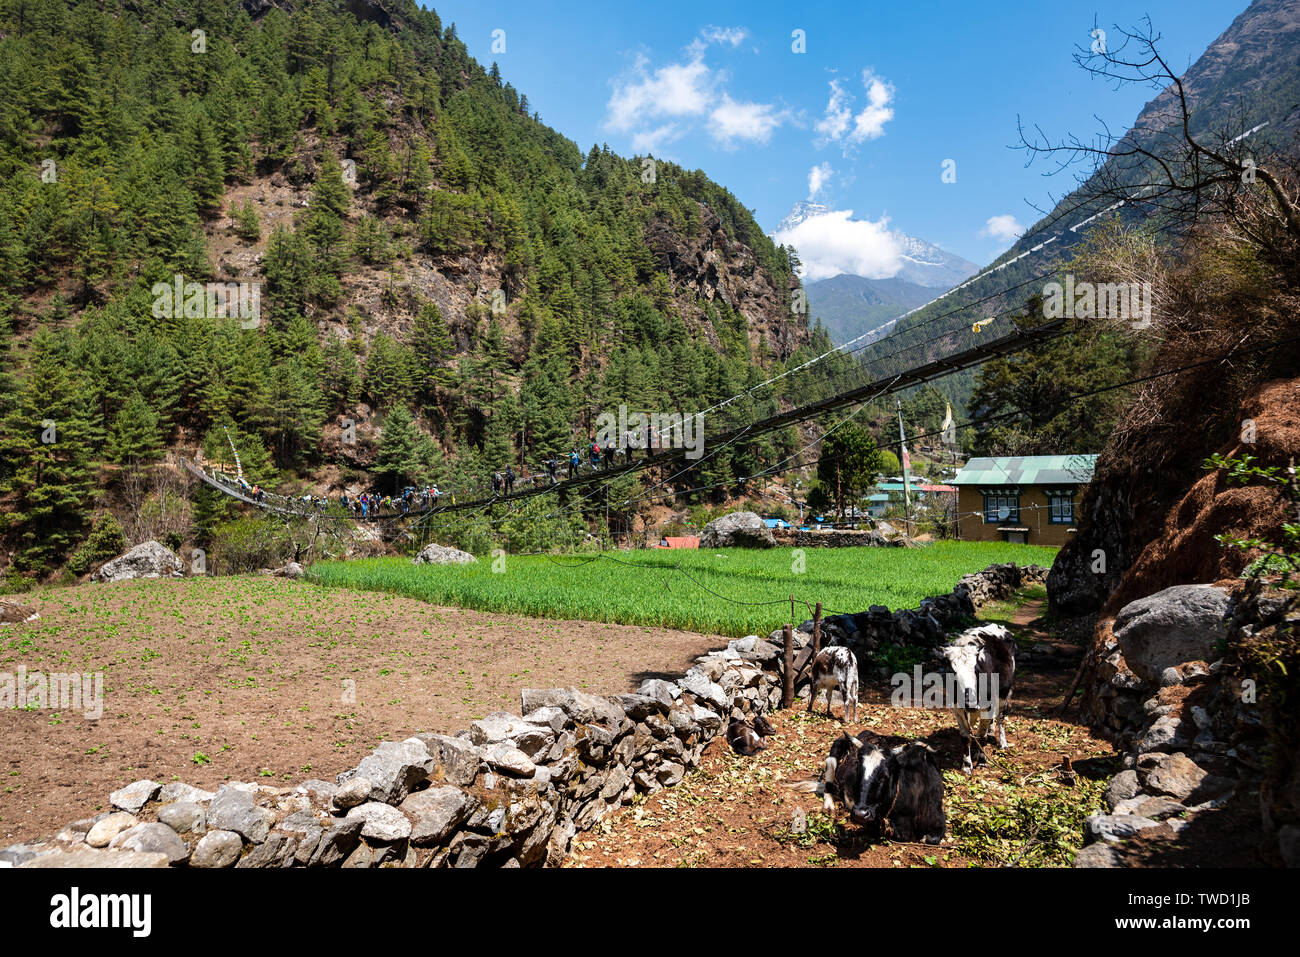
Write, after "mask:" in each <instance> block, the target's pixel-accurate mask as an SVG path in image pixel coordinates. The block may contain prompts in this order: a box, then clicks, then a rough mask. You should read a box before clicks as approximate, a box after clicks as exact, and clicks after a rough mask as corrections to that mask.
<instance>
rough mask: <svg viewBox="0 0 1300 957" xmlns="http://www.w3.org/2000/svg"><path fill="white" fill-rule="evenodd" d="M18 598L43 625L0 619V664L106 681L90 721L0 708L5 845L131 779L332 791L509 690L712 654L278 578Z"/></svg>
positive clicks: (68, 817) (460, 722) (459, 724)
mask: <svg viewBox="0 0 1300 957" xmlns="http://www.w3.org/2000/svg"><path fill="white" fill-rule="evenodd" d="M29 601H30V603H31V604H32V605H34V606H35V607H36V609H37V611H39V612H40V614H41V619H40V620H39V621H36V622H32V623H30V624H13V625H5V626H3V628H4V630H3V631H0V672H9V673H11V674H12V673H15V672H16V671H17V668H18V666H20V665H21V666H24V667H25V668H26V669H27V670H28V672H29V673H30V672H35V671H41V672H44V673H46V674H49V673H52V672H73V671H75V672H80V673H84V672H94V671H102V672H103V673H104V714H103V717H102V718H100V719H99V720H98V721H92V720H88V719H86V718H85V717H83V714H82V713H81V712H77V713H73V712H70V711H63V712H57V711H54V710H49V709H47V710H43V711H38V710H32V711H16V710H12V709H0V768H3V769H4V775H5V776H4V778H3V780H0V846H5V845H7V844H10V843H13V842H16V841H19V840H24V839H28V838H34V837H39V836H42V835H45V834H48V833H51V832H53V831H55V830H57V829H58V828H59V827H61V826H62V825H64V824H66V823H68V822H69V821H73V820H76V819H79V818H83V817H86V816H88V815H90V814H92V813H96V812H98V811H101V810H104V809H106V808H107V805H108V794H109V792H111V791H113V790H115V789H116V788H119V787H121V786H123V785H124V784H128V783H130V782H131V781H134V780H138V779H140V778H150V779H152V780H154V781H159V782H164V783H165V782H168V781H173V780H182V781H185V782H187V783H189V784H193V785H196V786H199V787H204V788H209V789H212V788H215V787H216V786H218V785H220V784H221V783H222V782H225V781H259V782H262V783H267V784H270V783H276V782H282V783H284V782H291V781H297V780H302V779H305V778H309V777H319V778H325V779H332V777H333V776H334V775H335V774H337V773H338V772H340V771H343V770H346V769H348V768H351V767H355V766H356V763H357V761H358V760H360V759H361V758H362V757H364V756H365V755H366V754H368V753H369V752H370V750H371V749H372V748H373V747H374V746H375V745H376V744H378V743H379V742H380V741H382V740H394V739H398V738H402V737H405V736H407V735H410V734H415V733H417V732H420V731H443V732H449V731H456V730H459V729H461V728H465V727H468V725H469V722H470V721H471V720H473V719H474V718H477V717H481V716H482V715H484V714H486V713H488V712H491V711H497V710H506V711H516V710H517V709H518V707H519V691H520V689H521V688H523V687H558V686H565V687H568V686H573V687H579V688H584V689H586V690H589V691H593V692H601V693H610V692H616V691H623V690H635V688H636V687H637V685H638V684H639V683H640V682H641V681H642V680H644V679H645V678H647V677H655V676H666V677H675V676H678V675H680V674H681V673H682V672H684V671H685V670H686V669H687V668H689V667H690V665H691V662H692V659H693V658H694V657H695V656H697V655H700V654H703V653H704V652H705V651H708V650H709V649H711V648H716V647H719V646H720V645H721V644H723V639H721V638H718V637H716V636H709V635H699V634H693V633H691V632H684V631H673V630H669V629H662V628H639V627H629V626H624V625H611V624H599V623H593V622H582V621H547V620H540V619H533V618H521V617H512V616H507V615H491V614H486V613H482V612H476V611H465V610H462V609H458V608H442V607H437V606H434V605H429V604H427V603H425V602H421V601H415V600H412V599H406V598H398V597H393V596H388V595H381V594H378V593H372V592H356V593H353V592H347V591H341V590H323V589H320V588H317V587H315V586H312V585H308V584H304V583H298V582H290V581H285V580H283V579H272V578H254V577H236V578H190V579H185V580H179V581H171V580H167V581H158V580H154V581H137V582H121V583H116V584H112V585H101V584H92V585H79V586H75V587H70V588H57V589H51V590H48V591H44V592H41V593H39V594H38V595H36V596H33V597H32V598H30V599H29ZM345 680H347V681H354V682H355V703H345V702H344V700H343V688H344V681H345Z"/></svg>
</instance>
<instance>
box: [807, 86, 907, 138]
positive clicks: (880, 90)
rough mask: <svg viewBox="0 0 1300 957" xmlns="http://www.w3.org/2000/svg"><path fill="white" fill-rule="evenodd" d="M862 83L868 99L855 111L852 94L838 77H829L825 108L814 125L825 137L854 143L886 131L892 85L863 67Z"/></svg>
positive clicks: (892, 94) (891, 111)
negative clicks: (829, 92)
mask: <svg viewBox="0 0 1300 957" xmlns="http://www.w3.org/2000/svg"><path fill="white" fill-rule="evenodd" d="M862 86H863V88H864V89H865V90H866V94H867V103H866V105H865V106H864V107H863V108H862V110H861V111H860V112H858V113H857V114H856V115H854V113H853V96H852V94H850V93H849V92H848V91H847V90H845V89H844V84H843V83H841V82H840V81H839V80H831V81H830V88H831V95H830V99H829V100H827V102H826V112H825V114H824V115H823V116H822V118H821V119H820V120H818V122H817V124H816V126H815V129H816V130H817V132H818V133H820V134H821V135H822V136H823V137H824V138H825V140H827V141H835V142H847V143H854V144H856V143H861V142H863V141H864V140H873V139H875V138H876V137H878V136H884V135H885V124H886V123H888V122H889V121H890V120H892V119H893V118H894V109H893V107H892V106H890V104H891V103H892V102H893V101H894V87H893V86H892V85H891V84H890V83H888V82H886V81H885V80H884V79H882V78H880V77H878V76H876V75H875V74H874V73H872V72H871V71H870V70H863V71H862Z"/></svg>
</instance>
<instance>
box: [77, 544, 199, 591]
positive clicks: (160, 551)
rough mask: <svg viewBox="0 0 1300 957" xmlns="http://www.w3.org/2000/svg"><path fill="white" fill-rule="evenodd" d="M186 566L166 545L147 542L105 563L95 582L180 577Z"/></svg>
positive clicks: (96, 573)
mask: <svg viewBox="0 0 1300 957" xmlns="http://www.w3.org/2000/svg"><path fill="white" fill-rule="evenodd" d="M183 567H184V566H183V565H182V564H181V560H180V559H179V558H177V557H176V553H175V552H173V551H172V550H171V549H170V548H168V547H167V546H166V545H162V544H160V543H158V542H155V541H152V540H150V541H147V542H143V543H141V544H139V545H137V546H136V547H135V548H133V549H131V550H130V551H129V552H127V553H126V554H125V555H121V556H119V557H117V558H114V559H113V560H112V561H111V562H105V563H104V564H103V565H101V566H100V568H99V571H97V572H95V574H94V576H93V577H94V580H95V581H101V582H120V581H126V580H127V579H131V578H165V577H171V576H177V577H179V576H180V574H181V569H182V568H183Z"/></svg>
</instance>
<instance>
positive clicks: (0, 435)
mask: <svg viewBox="0 0 1300 957" xmlns="http://www.w3.org/2000/svg"><path fill="white" fill-rule="evenodd" d="M88 409H89V396H88V394H86V393H85V392H84V390H83V389H82V387H81V384H80V383H79V382H77V380H76V379H75V378H74V377H73V376H72V374H71V373H70V372H69V371H68V357H67V355H66V353H65V352H64V350H63V349H62V348H60V345H59V343H58V341H57V340H56V339H55V337H54V336H53V335H52V334H50V333H49V332H46V331H41V332H39V333H38V334H37V336H36V338H35V339H34V340H33V343H32V354H31V359H30V364H29V367H28V373H27V378H26V380H25V381H24V382H23V385H22V391H21V392H20V393H19V396H18V400H17V402H16V404H15V406H14V408H13V409H12V411H11V412H10V413H9V414H8V415H6V416H5V418H4V422H3V423H2V424H0V459H4V460H6V461H8V462H9V463H11V467H12V471H11V472H10V473H9V474H8V475H7V476H6V477H5V479H4V481H3V484H0V492H3V493H4V494H6V495H12V496H13V499H12V500H11V501H12V507H11V508H9V509H8V510H7V511H6V512H5V513H4V514H3V515H0V524H2V527H4V528H5V529H9V530H14V531H15V532H16V537H15V540H16V542H17V545H18V557H17V558H16V559H15V565H16V566H17V567H18V568H19V569H21V570H24V571H32V572H36V573H38V574H39V573H42V572H44V571H46V570H48V569H49V568H51V567H53V565H54V563H55V562H57V561H58V560H59V559H60V558H62V557H63V555H64V554H65V553H66V552H67V550H68V548H69V547H70V546H71V544H72V543H73V542H74V541H75V540H76V538H77V535H78V532H79V531H80V529H81V528H82V527H84V524H85V521H86V512H87V510H88V509H89V507H90V489H91V472H90V447H89V444H88V441H87V439H88V418H89V416H88Z"/></svg>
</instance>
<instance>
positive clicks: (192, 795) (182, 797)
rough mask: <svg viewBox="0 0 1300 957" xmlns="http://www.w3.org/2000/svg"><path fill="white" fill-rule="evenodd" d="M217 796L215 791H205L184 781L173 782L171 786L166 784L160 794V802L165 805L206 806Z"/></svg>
mask: <svg viewBox="0 0 1300 957" xmlns="http://www.w3.org/2000/svg"><path fill="white" fill-rule="evenodd" d="M215 796H216V792H215V791H205V790H203V789H202V788H196V787H194V786H193V785H190V784H186V783H184V782H183V781H172V782H171V783H170V784H164V785H163V786H162V790H161V791H159V792H158V800H159V801H162V802H163V803H164V804H173V803H175V802H177V801H189V802H191V803H194V804H206V803H207V802H208V801H211V800H212V799H213V798H214V797H215Z"/></svg>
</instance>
